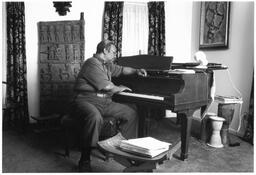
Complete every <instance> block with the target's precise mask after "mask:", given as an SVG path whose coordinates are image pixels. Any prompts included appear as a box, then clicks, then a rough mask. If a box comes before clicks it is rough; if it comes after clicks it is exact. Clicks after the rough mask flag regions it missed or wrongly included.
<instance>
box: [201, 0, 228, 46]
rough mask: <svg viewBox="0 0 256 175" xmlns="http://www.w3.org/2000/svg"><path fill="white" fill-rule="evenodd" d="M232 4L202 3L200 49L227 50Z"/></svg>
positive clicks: (219, 2) (224, 2) (222, 2)
mask: <svg viewBox="0 0 256 175" xmlns="http://www.w3.org/2000/svg"><path fill="white" fill-rule="evenodd" d="M230 4H231V3H230V2H226V1H218V2H216V1H205V2H201V16H200V36H199V37H200V39H199V49H227V48H228V41H229V15H230Z"/></svg>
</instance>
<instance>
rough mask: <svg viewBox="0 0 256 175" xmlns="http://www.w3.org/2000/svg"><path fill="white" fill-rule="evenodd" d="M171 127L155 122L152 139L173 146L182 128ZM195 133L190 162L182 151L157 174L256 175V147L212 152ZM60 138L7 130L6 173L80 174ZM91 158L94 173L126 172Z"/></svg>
mask: <svg viewBox="0 0 256 175" xmlns="http://www.w3.org/2000/svg"><path fill="white" fill-rule="evenodd" d="M171 126H172V124H170V123H169V122H167V119H163V120H160V121H159V122H155V124H153V125H152V126H151V129H150V135H151V136H153V137H156V138H158V139H160V140H164V141H168V142H173V141H174V140H176V139H178V138H179V132H178V129H179V128H177V127H171ZM192 129H193V136H194V137H191V140H190V146H189V158H188V159H187V160H186V161H181V160H179V159H178V157H179V155H180V154H179V153H180V150H178V151H177V152H176V153H175V154H174V157H173V158H172V159H171V160H168V161H164V163H163V164H161V165H159V166H158V168H157V169H156V170H154V172H254V163H253V161H254V160H253V158H254V149H253V145H251V144H250V143H247V142H244V141H242V140H241V139H240V138H238V137H236V136H231V140H232V142H239V143H240V146H237V147H226V148H211V147H208V146H207V145H206V144H205V143H203V142H201V141H200V140H198V139H197V136H196V135H197V134H198V131H199V130H198V128H197V127H196V125H194V124H193V127H192ZM60 137H61V135H60V133H59V132H51V133H44V134H37V133H33V132H30V133H26V134H19V133H17V132H16V131H11V130H4V131H3V139H2V141H3V149H2V150H3V152H2V154H3V156H2V172H4V173H25V172H29V173H39V172H45V173H46V172H48V173H50V172H55V173H56V172H77V161H78V159H79V152H78V151H77V150H72V151H71V154H70V157H69V158H65V157H63V156H62V155H61V154H62V153H64V150H63V148H62V146H61V138H60ZM91 157H92V169H93V172H122V170H123V169H124V168H125V167H124V166H122V165H121V164H119V163H118V162H117V161H115V160H114V159H110V160H109V161H104V160H103V156H102V154H101V153H100V152H99V151H97V150H95V151H93V153H92V156H91Z"/></svg>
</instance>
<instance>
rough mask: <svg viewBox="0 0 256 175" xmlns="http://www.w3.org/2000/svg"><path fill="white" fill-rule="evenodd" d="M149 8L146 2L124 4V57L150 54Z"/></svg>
mask: <svg viewBox="0 0 256 175" xmlns="http://www.w3.org/2000/svg"><path fill="white" fill-rule="evenodd" d="M148 26H149V25H148V7H147V3H146V2H124V7H123V36H122V56H131V55H138V54H147V53H148Z"/></svg>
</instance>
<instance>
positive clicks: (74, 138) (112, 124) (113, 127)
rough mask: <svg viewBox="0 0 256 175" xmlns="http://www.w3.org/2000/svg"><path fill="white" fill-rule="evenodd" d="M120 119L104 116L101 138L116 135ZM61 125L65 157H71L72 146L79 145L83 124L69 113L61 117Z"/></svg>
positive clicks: (106, 156)
mask: <svg viewBox="0 0 256 175" xmlns="http://www.w3.org/2000/svg"><path fill="white" fill-rule="evenodd" d="M119 124H120V121H119V120H116V119H115V118H112V117H109V118H104V123H103V127H102V129H101V134H100V138H99V139H100V140H103V139H107V138H109V137H112V136H114V135H115V134H117V133H118V132H119ZM61 127H62V131H63V133H64V134H63V143H64V146H65V154H64V156H65V157H69V155H70V148H72V147H77V145H79V142H80V141H81V140H80V139H79V138H80V134H79V133H80V130H81V124H80V123H79V121H78V120H76V119H74V118H72V117H71V116H69V115H64V116H63V117H62V118H61ZM109 156H110V155H109V154H105V160H108V158H109Z"/></svg>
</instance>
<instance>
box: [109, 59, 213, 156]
mask: <svg viewBox="0 0 256 175" xmlns="http://www.w3.org/2000/svg"><path fill="white" fill-rule="evenodd" d="M172 59H173V57H165V56H150V55H137V56H130V57H121V58H119V59H118V60H117V64H118V65H122V66H129V67H133V68H144V69H146V70H147V72H148V76H147V77H141V76H121V77H118V78H114V79H113V82H114V83H115V84H117V85H125V86H127V87H129V88H131V89H132V92H122V93H119V94H115V95H114V97H113V100H115V101H118V102H129V103H135V104H137V106H138V108H139V111H140V114H141V115H140V114H139V117H140V118H139V120H140V121H139V136H145V133H144V123H145V122H144V121H145V114H147V112H144V113H143V112H141V111H143V110H144V111H145V110H146V109H149V108H161V109H170V110H171V111H173V112H175V113H177V117H178V119H179V121H180V124H181V131H180V132H181V154H180V158H181V159H182V160H185V159H187V158H188V147H189V139H190V130H191V122H192V115H193V113H194V112H195V110H197V109H200V108H202V107H203V108H205V107H206V106H207V104H208V102H209V91H210V86H211V83H210V82H211V80H210V78H211V76H209V73H207V72H205V71H201V70H200V71H195V73H192V74H170V73H169V72H168V71H166V70H169V69H170V68H172V67H173V64H172Z"/></svg>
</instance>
